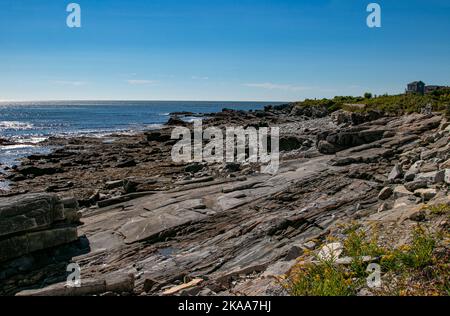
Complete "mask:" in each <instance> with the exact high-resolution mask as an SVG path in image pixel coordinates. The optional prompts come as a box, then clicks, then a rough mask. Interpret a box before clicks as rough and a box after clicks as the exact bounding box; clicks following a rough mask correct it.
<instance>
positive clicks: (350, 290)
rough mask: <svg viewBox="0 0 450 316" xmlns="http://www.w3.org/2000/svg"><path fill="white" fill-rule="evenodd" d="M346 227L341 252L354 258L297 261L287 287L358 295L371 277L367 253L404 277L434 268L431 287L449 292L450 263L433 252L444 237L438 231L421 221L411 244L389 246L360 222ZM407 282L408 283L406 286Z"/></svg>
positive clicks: (303, 291) (298, 292) (311, 292)
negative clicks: (342, 261)
mask: <svg viewBox="0 0 450 316" xmlns="http://www.w3.org/2000/svg"><path fill="white" fill-rule="evenodd" d="M345 231H346V234H347V235H346V237H345V239H344V240H343V245H344V251H343V254H342V256H348V257H351V258H352V262H351V263H350V264H349V265H342V264H340V265H339V264H336V263H335V260H329V261H324V260H319V259H317V258H316V259H317V261H316V262H309V263H300V264H298V265H297V266H296V267H295V268H294V269H293V270H292V271H291V273H290V274H289V275H288V279H287V280H288V283H287V288H288V290H289V291H290V293H291V294H292V295H294V296H351V295H356V293H357V290H358V289H359V288H361V287H363V286H365V284H366V278H367V277H368V272H367V271H366V270H367V266H368V263H367V262H363V259H362V258H363V257H364V256H370V257H371V258H373V259H374V260H375V261H376V262H379V263H380V266H381V269H382V274H387V273H390V274H394V275H397V276H398V277H399V278H400V279H403V280H408V279H409V278H411V277H414V276H418V275H419V276H420V275H421V274H422V272H423V270H424V269H425V268H432V270H433V271H435V272H434V275H433V278H435V280H436V284H437V285H436V286H435V288H436V289H435V288H432V291H436V292H438V293H448V290H449V284H448V264H447V265H445V263H444V265H443V267H444V268H442V264H441V262H439V260H437V259H436V257H435V256H434V251H435V249H436V245H437V240H442V236H440V235H439V234H434V233H431V232H429V231H427V230H426V229H424V228H423V227H422V226H420V225H418V226H417V227H416V228H415V229H414V231H413V233H412V236H411V242H410V243H409V244H407V245H404V246H402V247H399V248H391V249H387V248H383V247H380V246H379V245H378V238H377V236H376V235H373V236H371V238H368V236H367V235H366V233H365V232H364V231H362V230H361V229H359V228H358V226H353V227H351V228H348V229H346V230H345ZM309 255H310V254H309V253H306V254H305V256H309ZM342 256H341V257H342ZM444 260H446V259H444ZM441 261H442V260H441ZM446 269H447V270H446ZM443 271H444V272H443ZM445 271H447V272H445ZM407 283H408V282H406V283H405V284H406V285H405V286H406V287H407V286H408V284H407ZM432 291H431V292H432ZM402 292H404V290H403V289H402V288H401V287H397V288H395V289H394V292H392V293H402Z"/></svg>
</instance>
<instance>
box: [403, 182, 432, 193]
mask: <svg viewBox="0 0 450 316" xmlns="http://www.w3.org/2000/svg"><path fill="white" fill-rule="evenodd" d="M427 186H428V182H427V180H425V179H419V180H415V181H412V182H407V183H405V188H406V189H407V190H408V191H411V192H414V191H416V190H418V189H424V188H426V187H427Z"/></svg>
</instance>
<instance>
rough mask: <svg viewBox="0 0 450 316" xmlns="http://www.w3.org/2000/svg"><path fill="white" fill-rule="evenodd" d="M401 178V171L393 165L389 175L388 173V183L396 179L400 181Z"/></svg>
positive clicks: (400, 168)
mask: <svg viewBox="0 0 450 316" xmlns="http://www.w3.org/2000/svg"><path fill="white" fill-rule="evenodd" d="M402 176H403V170H402V167H401V166H400V165H398V164H397V165H395V166H394V168H393V169H392V171H391V173H389V176H388V181H389V182H394V181H395V180H397V179H400V178H401V177H402Z"/></svg>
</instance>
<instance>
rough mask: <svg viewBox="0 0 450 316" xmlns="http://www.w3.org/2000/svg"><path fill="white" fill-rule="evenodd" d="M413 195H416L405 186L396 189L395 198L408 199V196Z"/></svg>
mask: <svg viewBox="0 0 450 316" xmlns="http://www.w3.org/2000/svg"><path fill="white" fill-rule="evenodd" d="M412 195H414V193H412V192H411V191H408V190H407V189H406V188H405V186H404V185H398V186H396V187H395V189H394V197H395V198H396V199H399V198H402V197H408V196H412Z"/></svg>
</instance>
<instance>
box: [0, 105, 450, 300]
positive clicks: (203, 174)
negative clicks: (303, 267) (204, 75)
mask: <svg viewBox="0 0 450 316" xmlns="http://www.w3.org/2000/svg"><path fill="white" fill-rule="evenodd" d="M183 115H188V116H192V113H176V115H175V114H174V116H173V117H172V119H171V120H170V121H169V122H168V125H167V126H166V127H165V128H163V129H161V130H155V131H147V132H143V133H139V134H136V135H113V136H111V137H108V138H107V139H101V138H87V137H78V138H71V139H49V140H47V141H46V143H45V145H46V146H57V147H58V149H56V150H54V151H53V152H52V153H50V154H48V155H33V156H30V157H27V158H26V159H23V160H22V163H21V165H20V166H16V167H14V168H12V169H10V170H8V174H5V175H0V177H1V178H4V179H7V180H9V181H11V183H12V186H11V190H10V191H8V192H4V193H3V194H2V195H0V219H1V221H0V223H1V224H0V244H1V245H2V247H0V249H1V254H0V284H1V285H0V295H15V294H19V295H179V294H182V295H224V294H229V295H288V294H289V292H288V291H287V289H286V288H285V287H284V286H282V284H281V282H280V277H281V276H283V275H286V274H288V272H289V271H290V270H291V269H292V268H293V267H294V266H295V265H296V264H297V263H298V260H297V259H298V258H299V257H301V256H302V255H304V253H305V251H306V250H308V251H309V250H313V251H314V250H317V249H318V248H319V245H320V243H322V242H325V241H326V238H327V237H328V236H330V234H331V235H332V234H339V227H340V226H339V225H341V224H343V223H350V222H353V221H358V222H359V223H361V225H365V226H368V225H369V224H370V223H373V222H377V223H378V224H380V226H381V227H382V228H381V232H382V234H385V235H386V236H388V235H389V236H391V235H392V227H393V226H392V225H396V227H398V229H397V230H396V231H395V234H396V235H395V237H396V238H395V239H396V240H397V242H399V243H401V242H406V239H405V238H406V237H404V236H407V235H408V233H409V232H410V231H411V227H412V225H413V224H415V223H417V222H421V223H423V224H424V225H428V226H430V227H434V228H437V227H440V228H444V229H446V230H448V215H447V214H443V215H442V216H438V217H433V218H432V219H430V217H429V215H430V214H429V213H428V214H427V213H426V211H424V210H423V207H424V206H427V205H438V204H439V205H441V204H445V205H450V196H449V185H450V160H449V159H450V123H449V121H448V119H447V118H445V117H443V116H442V115H441V114H440V113H435V114H411V115H404V116H385V115H383V114H382V113H380V112H375V111H374V112H370V113H366V114H363V113H360V114H357V113H350V112H345V111H342V110H339V111H336V112H333V113H328V112H327V111H326V110H321V109H320V108H317V107H311V108H298V107H295V106H293V105H284V106H275V107H267V108H266V109H264V110H260V111H249V112H244V111H232V110H224V111H222V112H220V113H216V114H210V115H204V117H205V119H204V123H203V124H204V126H217V127H225V126H245V127H250V126H252V127H256V128H259V127H268V126H280V130H281V135H280V150H281V152H282V153H281V166H280V170H279V172H278V173H277V174H276V175H268V174H261V173H259V170H260V165H259V164H258V163H251V164H250V163H247V164H243V165H240V164H235V163H228V164H206V163H193V164H177V163H173V162H172V160H171V157H170V153H171V149H172V146H173V145H174V143H175V142H176V141H174V140H171V137H170V134H171V131H172V128H173V127H174V126H178V125H183V126H190V123H186V122H184V121H182V120H180V118H179V117H180V116H183ZM74 234H75V235H74ZM386 238H387V237H386ZM447 247H448V244H447ZM444 251H445V252H448V248H444ZM72 262H74V263H77V264H78V265H79V266H80V268H81V277H82V286H81V289H80V288H67V287H66V286H65V285H64V283H61V282H64V281H65V280H66V278H67V274H68V273H67V271H66V266H67V264H69V263H72ZM83 280H85V282H84V281H83ZM49 286H50V287H49ZM364 290H367V289H363V288H362V289H360V293H367V291H366V292H364ZM22 291H25V292H22Z"/></svg>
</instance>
